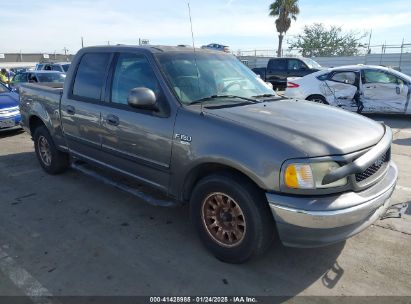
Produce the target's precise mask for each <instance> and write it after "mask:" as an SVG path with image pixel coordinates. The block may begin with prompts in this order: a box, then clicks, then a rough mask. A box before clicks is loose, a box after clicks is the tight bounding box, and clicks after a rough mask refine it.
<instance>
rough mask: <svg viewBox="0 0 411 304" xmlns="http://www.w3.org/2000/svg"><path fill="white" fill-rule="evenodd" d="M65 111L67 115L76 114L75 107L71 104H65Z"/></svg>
mask: <svg viewBox="0 0 411 304" xmlns="http://www.w3.org/2000/svg"><path fill="white" fill-rule="evenodd" d="M66 112H67V114H69V115H74V114H76V108H74V107H73V106H67V107H66Z"/></svg>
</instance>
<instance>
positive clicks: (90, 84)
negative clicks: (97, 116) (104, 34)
mask: <svg viewBox="0 0 411 304" xmlns="http://www.w3.org/2000/svg"><path fill="white" fill-rule="evenodd" d="M109 60H110V53H88V54H85V55H83V57H82V58H81V61H80V64H79V66H78V70H77V73H76V78H75V79H74V84H73V95H74V96H77V97H81V98H86V99H93V100H100V99H101V91H102V88H103V85H104V82H105V79H106V71H107V66H108V64H109Z"/></svg>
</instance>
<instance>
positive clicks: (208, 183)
mask: <svg viewBox="0 0 411 304" xmlns="http://www.w3.org/2000/svg"><path fill="white" fill-rule="evenodd" d="M190 212H191V218H192V220H193V222H194V225H195V227H196V230H197V231H198V233H199V235H200V238H201V240H202V241H203V243H204V245H205V246H206V247H207V248H208V249H209V250H210V251H211V252H212V253H213V254H214V255H215V256H216V257H217V258H218V259H220V260H222V261H224V262H229V263H242V262H245V261H246V260H248V259H250V258H251V257H253V256H257V255H259V254H262V253H263V252H264V251H265V250H266V249H268V248H269V246H270V245H271V243H272V240H273V237H274V229H275V227H274V220H273V217H272V214H271V211H270V209H269V207H268V203H267V201H266V199H265V197H264V195H263V193H261V191H260V190H259V189H258V188H257V187H255V186H254V185H252V184H251V183H250V182H248V181H247V180H245V179H243V178H241V177H237V176H236V175H231V174H224V175H210V176H208V177H205V178H203V179H202V180H201V181H199V182H198V183H197V185H196V187H195V188H194V190H193V193H192V196H191V201H190Z"/></svg>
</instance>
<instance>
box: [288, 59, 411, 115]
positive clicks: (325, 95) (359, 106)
mask: <svg viewBox="0 0 411 304" xmlns="http://www.w3.org/2000/svg"><path fill="white" fill-rule="evenodd" d="M410 88H411V77H410V76H408V75H405V74H403V73H401V72H398V71H395V70H393V69H391V68H386V67H382V66H371V65H353V66H342V67H337V68H331V69H327V70H323V71H319V72H316V73H313V74H310V75H307V76H304V77H302V78H298V79H297V78H290V79H288V82H287V88H286V90H285V93H284V95H285V96H286V97H289V98H297V99H306V100H311V101H314V102H319V103H323V104H329V105H333V106H337V107H340V108H343V109H346V110H349V111H355V112H357V113H386V114H411V107H410V106H409V101H410V91H411V90H410Z"/></svg>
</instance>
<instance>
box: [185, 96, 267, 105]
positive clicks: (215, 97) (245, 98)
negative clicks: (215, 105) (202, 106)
mask: <svg viewBox="0 0 411 304" xmlns="http://www.w3.org/2000/svg"><path fill="white" fill-rule="evenodd" d="M218 98H237V99H242V100H247V101H249V102H252V103H259V102H260V101H259V100H256V99H252V98H247V97H242V96H237V95H211V96H207V97H203V98H200V99H198V100H195V101H193V102H190V105H193V104H198V103H202V102H204V101H207V100H210V99H218Z"/></svg>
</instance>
